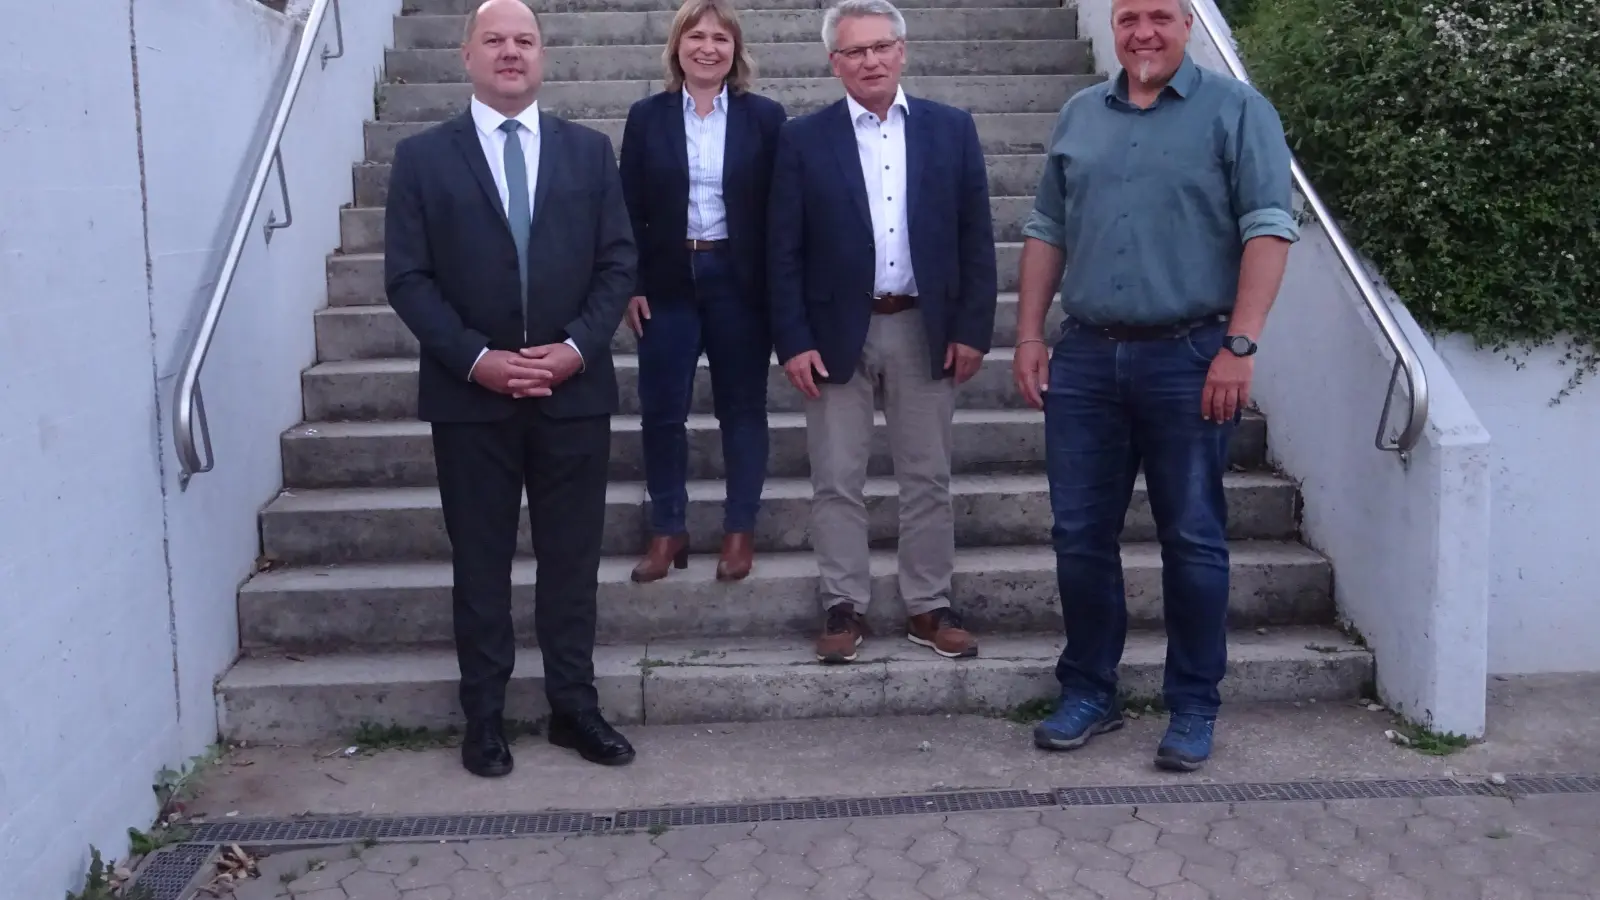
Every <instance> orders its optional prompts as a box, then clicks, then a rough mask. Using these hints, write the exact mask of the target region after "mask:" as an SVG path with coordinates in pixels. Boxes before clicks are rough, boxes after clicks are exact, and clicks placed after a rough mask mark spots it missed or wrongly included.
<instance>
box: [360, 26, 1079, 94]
mask: <svg viewBox="0 0 1600 900" xmlns="http://www.w3.org/2000/svg"><path fill="white" fill-rule="evenodd" d="M750 53H751V56H753V57H754V59H755V61H756V67H757V72H758V74H759V77H760V78H761V79H768V78H826V77H828V76H829V75H831V74H832V73H831V71H830V70H829V68H828V51H827V49H826V48H824V47H823V46H822V44H821V43H820V42H816V41H813V42H808V43H779V44H752V45H750ZM1092 70H1093V60H1092V58H1091V57H1090V51H1089V42H1088V41H1079V40H1060V39H1048V40H1008V41H1005V42H1004V43H1000V42H996V41H981V40H971V39H966V40H948V41H912V42H910V45H909V46H908V47H907V48H906V69H905V74H906V75H908V76H916V75H1081V74H1085V73H1087V72H1090V71H1092ZM384 74H385V76H386V77H387V80H389V81H392V82H397V83H402V84H435V83H438V84H445V83H459V82H464V81H466V80H467V72H466V69H465V68H463V67H462V64H461V51H460V50H458V49H455V48H451V49H446V50H390V51H388V53H387V54H386V55H385V57H384ZM661 77H662V70H661V44H624V45H619V46H614V47H607V48H605V50H603V51H599V52H597V51H596V50H595V49H594V48H593V47H550V48H549V49H547V50H545V54H544V80H545V83H546V84H550V83H554V82H558V81H618V80H623V81H625V80H631V79H652V78H661ZM761 89H762V82H760V81H758V82H757V83H756V85H755V90H756V92H757V93H760V92H761Z"/></svg>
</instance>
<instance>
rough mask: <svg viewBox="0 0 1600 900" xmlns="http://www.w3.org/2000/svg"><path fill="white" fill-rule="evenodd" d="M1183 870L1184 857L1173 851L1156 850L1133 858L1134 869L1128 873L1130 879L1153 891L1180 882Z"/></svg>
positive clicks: (1147, 851)
mask: <svg viewBox="0 0 1600 900" xmlns="http://www.w3.org/2000/svg"><path fill="white" fill-rule="evenodd" d="M1182 869H1183V857H1181V856H1179V855H1178V854H1176V853H1174V852H1172V851H1171V850H1162V849H1160V848H1155V849H1151V850H1146V851H1145V852H1143V853H1140V854H1138V855H1136V856H1135V857H1134V858H1133V868H1132V869H1130V870H1129V871H1128V879H1129V880H1130V881H1133V882H1134V883H1135V884H1138V885H1141V886H1143V887H1147V888H1151V889H1152V890H1153V889H1155V888H1158V887H1163V886H1165V885H1169V884H1172V883H1174V882H1176V881H1178V880H1180V873H1181V871H1182Z"/></svg>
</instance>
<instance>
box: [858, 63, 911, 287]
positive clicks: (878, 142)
mask: <svg viewBox="0 0 1600 900" xmlns="http://www.w3.org/2000/svg"><path fill="white" fill-rule="evenodd" d="M845 102H846V104H848V106H849V108H850V121H852V122H854V123H855V127H856V151H857V152H858V153H859V154H860V155H861V175H862V177H863V178H864V179H865V180H866V183H867V206H868V207H869V208H870V209H871V211H872V238H873V246H875V247H876V248H877V274H876V276H875V277H874V279H873V286H872V290H873V293H875V294H909V295H911V296H916V293H917V276H916V273H915V272H913V271H912V269H911V235H910V232H909V224H908V222H907V221H906V116H907V115H908V114H909V113H910V111H911V107H910V106H909V105H908V104H907V103H906V92H905V90H904V89H901V90H898V91H896V92H895V97H894V103H893V104H891V105H890V107H889V117H888V119H887V120H883V119H879V118H878V117H877V116H876V115H874V114H873V113H871V112H869V111H867V108H866V107H864V106H862V105H861V104H859V103H857V102H856V99H855V98H854V97H851V96H849V95H848V94H846V95H845Z"/></svg>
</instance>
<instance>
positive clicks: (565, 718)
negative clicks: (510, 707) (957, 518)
mask: <svg viewBox="0 0 1600 900" xmlns="http://www.w3.org/2000/svg"><path fill="white" fill-rule="evenodd" d="M462 57H463V60H464V62H465V65H466V70H467V74H468V76H469V77H470V79H471V81H472V87H473V97H472V101H471V106H470V109H469V110H468V111H467V112H466V113H464V114H462V115H461V116H459V117H457V118H455V119H453V120H451V121H448V122H445V123H442V124H440V125H438V126H435V127H433V128H430V129H428V130H427V131H424V132H422V133H421V134H418V135H415V136H413V137H410V138H407V139H406V140H404V141H402V142H401V143H400V145H399V146H398V147H397V148H396V150H395V158H394V167H393V171H392V175H391V179H390V188H389V201H388V211H387V218H386V220H385V228H386V246H385V260H384V263H385V266H384V267H385V276H386V281H387V287H388V295H389V302H390V304H391V305H393V306H394V309H395V311H396V312H397V313H398V314H399V315H400V318H401V319H402V320H403V321H404V322H405V323H406V326H407V327H408V328H410V329H411V331H412V332H413V333H414V334H415V335H416V336H417V339H418V341H419V342H420V343H421V345H422V361H421V371H420V373H419V378H418V398H417V413H418V416H419V417H420V418H422V419H423V420H425V421H427V422H430V423H432V426H433V449H434V458H435V463H436V465H437V467H438V473H439V499H440V502H441V505H442V507H443V511H444V520H445V528H446V530H447V531H448V533H449V535H450V544H451V549H452V558H453V563H454V576H455V589H454V610H455V611H454V618H455V638H456V652H457V658H458V660H459V663H460V666H461V706H462V711H463V712H464V713H465V715H466V720H467V728H466V733H465V738H464V740H463V742H462V745H461V756H462V763H463V765H464V766H465V767H466V768H467V770H468V771H470V772H472V773H474V774H477V775H482V776H488V777H492V776H498V775H504V774H506V773H508V772H510V771H511V767H512V760H511V752H510V748H509V746H508V744H507V741H506V736H505V729H504V724H503V714H504V709H505V695H506V685H507V683H508V682H509V681H510V678H511V671H512V667H513V663H514V658H515V654H516V643H515V635H514V633H513V631H512V620H511V562H512V557H513V556H514V555H515V552H516V540H517V516H518V515H519V506H520V505H521V496H522V492H523V490H526V491H527V494H528V516H529V520H530V524H531V525H532V533H533V552H534V555H535V556H536V557H537V558H538V571H537V578H536V581H537V584H536V588H535V600H534V602H535V611H534V623H535V631H536V634H537V638H538V642H539V648H540V650H541V651H542V654H543V657H544V670H545V693H546V696H547V697H548V699H549V702H550V708H551V717H550V724H549V731H548V733H549V739H550V741H551V743H554V744H557V745H559V746H563V747H570V748H573V749H576V750H577V751H578V752H579V753H580V754H582V756H583V757H584V758H585V759H588V760H590V761H592V762H598V763H605V764H612V765H616V764H623V763H627V762H629V761H631V760H632V759H633V756H634V751H633V748H632V746H630V745H629V743H628V741H627V740H626V739H625V738H623V737H622V735H620V734H618V733H617V732H616V731H615V730H614V729H613V728H612V727H611V726H610V724H608V723H607V722H606V720H605V719H604V718H603V717H602V716H601V713H600V708H599V700H598V697H597V695H596V692H595V687H594V663H593V653H594V641H595V592H596V588H597V581H598V570H599V563H600V547H601V536H602V533H603V530H604V519H605V503H606V469H607V461H608V459H609V456H610V441H611V420H610V417H611V415H612V414H614V413H615V412H616V410H617V405H618V404H617V384H616V376H615V373H614V371H613V369H612V362H611V353H610V349H609V348H610V341H611V337H612V334H613V333H614V332H615V331H616V329H617V326H618V324H619V323H620V321H621V319H622V311H623V308H624V307H625V306H626V304H627V302H628V294H629V293H630V291H631V290H632V288H633V283H634V277H635V271H634V267H635V262H636V258H637V255H636V251H635V248H634V242H633V235H632V231H631V229H630V228H629V225H628V211H627V208H626V206H625V205H624V203H623V199H622V189H621V184H620V180H619V178H618V176H617V168H616V157H615V155H614V154H613V152H612V148H611V142H610V140H609V139H608V138H606V137H605V136H604V135H602V134H599V133H597V132H594V131H591V130H589V129H586V128H583V127H580V126H578V125H574V124H572V123H570V122H563V121H562V120H560V119H557V118H555V117H553V116H549V115H543V114H541V113H540V112H539V108H538V106H537V104H536V102H535V98H536V96H537V94H538V90H539V86H540V84H541V82H542V77H543V60H542V40H541V35H540V30H539V23H538V20H537V18H536V17H535V15H534V13H533V10H532V8H531V7H529V6H528V5H527V4H526V2H525V0H488V2H486V3H484V4H483V5H482V6H480V7H478V8H477V9H476V10H475V11H474V12H473V13H472V14H471V15H469V16H468V19H467V29H466V35H465V39H464V42H463V46H462Z"/></svg>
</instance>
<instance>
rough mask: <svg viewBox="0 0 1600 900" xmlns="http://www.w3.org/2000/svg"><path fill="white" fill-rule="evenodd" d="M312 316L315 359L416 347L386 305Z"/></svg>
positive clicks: (374, 355) (1005, 328)
mask: <svg viewBox="0 0 1600 900" xmlns="http://www.w3.org/2000/svg"><path fill="white" fill-rule="evenodd" d="M377 299H379V301H380V302H381V300H382V298H377ZM1061 319H1062V312H1061V307H1060V305H1059V304H1052V305H1051V307H1050V310H1049V312H1047V313H1046V314H1045V327H1046V329H1047V332H1046V333H1048V334H1053V333H1054V331H1055V329H1056V328H1058V327H1059V326H1060V324H1061ZM313 322H314V323H315V325H316V332H317V360H318V361H319V362H340V361H343V360H353V359H395V358H405V359H410V358H414V357H415V356H416V355H417V354H418V353H419V352H420V349H419V347H418V345H417V339H416V337H415V336H414V335H412V334H411V331H410V330H409V329H407V328H406V325H405V323H404V322H402V321H401V320H400V317H399V316H398V315H396V314H395V311H394V309H393V307H390V306H386V305H373V306H330V307H327V308H325V309H319V310H317V311H316V313H315V315H314V317H313ZM1016 341H1017V295H1016V294H1002V295H1000V298H999V302H998V304H997V305H996V307H995V321H994V346H996V347H1010V346H1012V345H1014V344H1015V343H1016ZM637 349H638V340H637V338H635V337H634V334H633V330H632V329H630V328H628V326H627V325H621V326H619V327H618V328H617V331H616V333H615V334H614V335H612V339H611V351H612V352H613V353H633V352H635V351H636V350H637Z"/></svg>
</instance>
